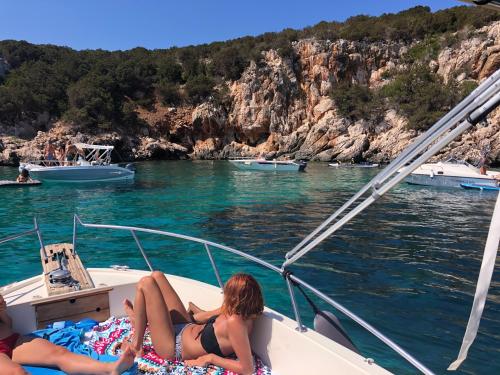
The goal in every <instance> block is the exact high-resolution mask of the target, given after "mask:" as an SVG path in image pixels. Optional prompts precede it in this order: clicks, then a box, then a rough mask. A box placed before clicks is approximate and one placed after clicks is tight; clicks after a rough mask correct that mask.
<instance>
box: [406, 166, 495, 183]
mask: <svg viewBox="0 0 500 375" xmlns="http://www.w3.org/2000/svg"><path fill="white" fill-rule="evenodd" d="M499 177H500V172H493V171H486V174H481V173H480V171H479V168H476V167H474V166H473V165H471V164H469V163H467V162H465V161H459V160H456V159H449V160H447V161H444V162H438V163H427V164H422V165H421V166H420V167H418V168H417V169H415V170H414V171H413V172H412V173H411V174H410V175H409V176H408V177H407V178H406V179H405V181H406V182H407V183H409V184H413V185H428V186H446V187H458V188H459V187H461V186H460V185H461V184H477V185H484V186H491V187H496V186H498V182H499V180H498V179H497V178H499Z"/></svg>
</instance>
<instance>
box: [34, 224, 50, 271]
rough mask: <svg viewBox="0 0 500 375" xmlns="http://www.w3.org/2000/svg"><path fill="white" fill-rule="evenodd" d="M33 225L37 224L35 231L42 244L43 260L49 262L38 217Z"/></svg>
mask: <svg viewBox="0 0 500 375" xmlns="http://www.w3.org/2000/svg"><path fill="white" fill-rule="evenodd" d="M33 223H34V224H35V231H36V234H37V236H38V241H39V242H40V247H41V249H42V252H43V260H44V261H45V262H47V260H48V259H49V257H48V256H47V252H46V251H45V245H44V244H43V238H42V232H40V228H39V227H38V222H37V220H36V217H34V218H33Z"/></svg>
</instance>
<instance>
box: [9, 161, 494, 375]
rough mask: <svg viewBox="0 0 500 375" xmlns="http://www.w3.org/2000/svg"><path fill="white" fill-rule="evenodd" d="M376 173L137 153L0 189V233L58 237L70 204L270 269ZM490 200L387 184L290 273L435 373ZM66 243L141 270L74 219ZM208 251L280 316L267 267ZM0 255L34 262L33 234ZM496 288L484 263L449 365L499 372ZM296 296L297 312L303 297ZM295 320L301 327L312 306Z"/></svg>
mask: <svg viewBox="0 0 500 375" xmlns="http://www.w3.org/2000/svg"><path fill="white" fill-rule="evenodd" d="M376 172H377V171H373V170H363V169H359V170H357V169H330V168H328V167H327V166H326V165H322V164H311V165H310V166H309V167H308V170H307V172H306V173H272V172H271V173H265V172H253V173H252V172H244V171H239V170H235V169H232V167H231V166H230V165H229V163H227V162H208V161H207V162H187V161H179V162H155V163H153V162H151V163H143V164H139V165H138V174H137V179H136V181H134V182H131V183H115V184H92V185H56V184H45V185H43V186H42V187H32V188H24V189H18V188H13V189H3V190H1V191H0V194H1V195H0V237H3V236H4V235H8V234H10V233H13V232H16V231H19V230H20V229H28V228H29V227H30V225H31V224H30V223H31V220H32V217H33V216H34V215H36V216H37V217H38V218H39V220H40V224H41V227H42V229H43V232H44V236H45V239H46V241H47V242H59V241H68V242H69V241H71V223H72V220H71V219H72V214H73V213H74V212H77V213H78V214H79V215H81V217H82V218H83V220H84V221H89V222H98V223H114V224H122V225H136V226H146V227H154V228H160V229H163V230H170V231H174V232H179V233H183V234H188V235H193V236H198V237H202V238H206V239H209V240H213V241H215V242H220V243H224V244H226V245H229V246H234V247H236V248H238V249H240V250H243V251H247V252H249V253H251V254H255V255H257V256H259V257H262V258H264V259H266V260H268V261H270V262H271V263H273V264H276V265H281V263H282V261H283V259H284V256H285V253H286V252H287V251H289V250H290V249H291V248H292V247H293V246H294V245H296V244H297V243H298V242H300V240H301V239H302V238H303V237H304V236H305V235H307V234H308V233H309V232H311V231H312V230H313V229H314V228H315V227H316V226H317V225H318V224H319V223H320V222H321V221H322V220H324V219H325V218H326V217H327V216H328V215H329V214H331V213H332V212H333V211H334V210H335V209H336V208H338V207H340V206H341V205H342V204H343V203H344V202H345V201H346V200H347V199H348V198H350V197H351V196H352V195H353V194H354V193H355V192H356V190H357V189H359V188H360V187H361V186H362V185H363V184H364V183H366V182H367V181H368V180H369V179H370V178H371V177H372V176H373V175H374V174H375V173H376ZM15 174H16V171H15V169H14V168H1V169H0V179H5V178H13V177H15ZM494 203H495V195H494V194H490V193H478V192H471V191H462V190H458V189H433V188H423V187H413V186H408V185H400V186H398V187H397V188H396V189H394V190H393V191H392V192H391V193H390V194H388V195H387V196H385V197H383V198H382V199H381V200H380V201H379V202H376V203H375V204H374V205H373V206H372V207H370V208H369V209H368V210H367V211H365V212H364V213H363V214H362V215H361V216H359V217H358V218H356V219H355V220H354V221H353V222H351V223H350V224H348V225H347V226H346V227H345V228H343V229H342V230H341V231H340V232H338V235H336V236H335V237H333V238H330V239H328V240H327V241H325V242H324V243H323V244H322V245H321V246H320V247H318V248H317V249H315V250H313V251H312V252H310V253H309V254H307V255H306V256H305V257H303V258H302V259H301V260H300V261H299V262H298V263H297V264H296V265H294V266H293V270H294V272H295V273H296V274H297V275H298V276H299V277H301V278H303V279H304V280H305V281H306V282H309V283H311V284H313V285H315V286H317V287H318V288H319V289H320V290H321V291H323V292H325V293H327V294H328V295H330V296H331V297H333V298H334V299H336V300H337V301H338V302H340V303H342V304H343V305H344V306H346V307H347V308H349V309H351V310H352V311H354V312H355V313H357V314H358V315H360V316H361V317H362V318H364V319H366V320H367V321H368V322H369V323H371V324H373V325H374V326H375V327H377V328H378V329H380V330H381V331H382V332H383V333H385V334H386V335H387V336H388V337H390V338H392V339H393V340H395V341H396V342H397V343H398V344H400V345H401V346H402V347H403V348H405V349H407V350H408V351H409V352H410V353H412V354H414V355H415V356H416V358H418V359H420V360H421V361H422V362H423V363H424V364H426V365H428V366H429V367H430V368H431V369H433V370H434V371H436V372H437V373H445V372H446V371H445V369H446V367H447V365H448V364H449V363H450V362H451V361H452V360H454V359H455V356H456V355H457V353H458V350H459V347H460V344H461V339H462V336H463V333H464V330H465V326H466V324H467V319H468V314H469V311H470V306H471V303H472V298H473V295H474V291H475V282H476V279H477V276H478V273H479V268H480V262H481V257H482V251H483V248H484V244H485V242H486V236H487V232H488V226H489V221H490V219H491V214H492V211H493V206H494ZM140 238H141V240H142V241H143V243H144V247H145V248H146V250H147V251H148V253H149V255H150V257H151V259H152V261H153V264H154V265H156V266H157V267H159V268H161V269H162V270H163V271H165V272H170V273H175V274H181V275H184V276H188V277H194V278H197V279H200V280H203V281H208V282H211V283H214V284H215V278H214V276H213V274H212V272H211V267H210V263H209V261H208V259H206V256H205V253H204V250H203V248H201V247H200V245H193V244H186V243H181V242H179V241H175V240H167V239H165V238H161V237H158V236H145V235H141V236H140ZM79 239H81V240H82V242H80V244H81V247H80V251H81V255H82V258H83V260H84V261H85V263H86V264H87V265H88V266H109V265H110V264H115V263H125V264H128V265H130V266H132V267H137V268H144V261H143V260H142V258H140V256H139V255H138V254H137V250H136V249H135V247H134V244H133V242H131V238H130V236H129V235H128V234H127V233H115V232H111V231H103V230H101V231H100V232H97V231H92V230H88V229H86V230H82V231H81V232H79ZM84 241H85V242H86V243H85V244H83V242H84ZM96 247H97V248H98V249H99V252H98V254H99V255H98V256H96V257H94V258H92V256H91V255H90V254H91V252H90V249H95V248H96ZM200 255H202V256H200ZM215 256H216V258H217V261H218V263H219V264H220V267H221V269H222V273H223V276H224V277H225V278H227V277H228V276H229V275H230V274H231V272H232V271H236V270H246V271H251V272H253V273H254V274H255V275H256V276H257V277H258V279H259V280H260V282H261V283H262V284H263V285H264V289H265V292H266V295H265V296H266V303H267V304H268V305H269V306H270V307H273V308H276V309H278V310H280V311H283V312H285V313H287V314H288V315H291V309H290V307H289V304H290V303H289V300H288V298H287V293H286V289H285V286H284V284H283V282H282V280H280V279H279V277H277V276H275V275H274V274H272V273H271V271H267V270H262V269H260V268H256V267H255V266H253V265H251V264H249V263H247V262H244V261H242V260H241V259H239V258H236V257H233V256H228V255H224V256H223V254H221V253H220V252H216V253H215ZM0 262H1V264H3V265H7V266H6V268H4V272H2V273H1V274H0V285H2V284H5V283H8V282H11V281H15V280H19V279H22V278H25V277H27V276H31V275H33V274H37V273H39V272H40V265H39V255H38V253H37V250H36V242H35V241H34V240H32V239H23V240H18V241H16V242H12V243H9V244H7V245H2V246H1V247H0ZM193 262H196V263H197V264H199V266H198V267H193ZM14 264H15V266H14ZM498 287H499V274H498V271H497V272H496V273H495V274H494V276H493V281H492V286H491V288H490V295H489V298H488V301H487V303H486V308H485V313H484V318H483V321H482V323H481V326H480V330H479V334H478V337H477V339H476V343H475V344H474V346H473V347H472V349H471V350H470V352H469V358H468V359H467V361H466V362H465V364H464V365H463V367H462V369H461V371H459V373H463V374H494V373H500V364H498V363H496V362H495V361H492V359H493V358H498V355H499V350H498V349H497V348H498V347H499V340H500V335H499V334H498V332H500V314H499V312H500V292H499V288H498ZM300 303H301V306H303V308H304V311H306V310H307V309H308V308H307V304H306V303H305V302H304V301H303V300H301V301H300ZM338 316H339V317H340V318H341V319H342V323H343V325H344V327H345V328H346V329H347V331H348V333H349V334H350V335H351V336H352V338H353V340H354V342H355V343H356V344H357V345H358V347H359V348H360V350H361V351H362V352H363V354H365V355H366V356H371V357H373V358H375V360H376V361H377V362H378V363H380V364H381V365H383V366H385V367H386V368H388V369H390V370H392V371H394V372H395V373H398V374H402V373H413V372H414V371H413V370H412V369H411V368H410V367H408V366H407V365H406V364H405V362H404V361H403V360H401V359H399V358H398V357H397V356H396V355H394V354H393V353H392V352H391V351H390V349H388V348H386V347H385V346H383V345H382V344H380V343H379V342H378V341H377V340H376V339H374V338H373V337H370V336H369V335H368V334H366V333H365V332H364V331H363V330H361V329H360V328H358V327H357V326H356V325H355V324H354V323H352V322H350V321H349V320H346V319H343V317H342V315H341V314H340V313H339V314H338ZM305 318H306V322H307V323H308V324H311V321H312V315H311V313H309V312H308V313H307V314H305Z"/></svg>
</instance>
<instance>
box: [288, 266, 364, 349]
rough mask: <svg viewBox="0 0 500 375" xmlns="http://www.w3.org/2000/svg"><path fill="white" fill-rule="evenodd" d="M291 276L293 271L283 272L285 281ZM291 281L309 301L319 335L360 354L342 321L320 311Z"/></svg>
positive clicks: (299, 287)
mask: <svg viewBox="0 0 500 375" xmlns="http://www.w3.org/2000/svg"><path fill="white" fill-rule="evenodd" d="M291 274H292V272H291V271H289V270H286V271H284V272H283V275H282V276H283V277H284V278H285V279H288V280H291V279H290V275H291ZM291 281H292V283H293V285H295V286H296V287H297V289H298V290H299V292H300V293H301V294H302V295H303V296H304V298H305V300H306V301H307V303H309V305H310V306H311V308H312V309H313V311H314V313H315V316H314V330H315V331H316V332H318V333H319V334H321V335H323V336H325V337H328V338H329V339H330V340H333V341H335V342H336V343H337V344H340V345H342V346H343V347H345V348H347V349H349V350H352V351H353V352H355V353H358V354H359V350H358V348H356V345H354V343H353V342H352V341H351V339H350V338H349V336H348V335H347V333H346V332H345V330H344V327H342V324H340V321H339V320H338V319H337V317H336V316H335V314H333V313H332V312H330V311H323V310H320V309H319V308H318V306H316V304H315V303H314V302H313V300H312V299H311V298H309V296H308V295H307V294H306V292H305V291H304V289H302V287H301V286H300V285H299V284H298V283H296V282H294V281H293V280H291Z"/></svg>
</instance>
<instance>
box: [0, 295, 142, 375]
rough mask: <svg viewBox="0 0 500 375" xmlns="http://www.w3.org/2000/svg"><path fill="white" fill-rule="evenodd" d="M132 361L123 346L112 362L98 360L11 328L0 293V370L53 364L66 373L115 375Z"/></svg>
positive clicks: (11, 374)
mask: <svg viewBox="0 0 500 375" xmlns="http://www.w3.org/2000/svg"><path fill="white" fill-rule="evenodd" d="M133 364H134V353H133V352H132V351H131V350H130V349H126V350H125V351H124V353H123V354H122V356H121V357H120V358H119V359H118V360H117V361H116V362H109V363H107V362H99V361H96V360H94V359H91V358H90V357H87V356H84V355H79V354H75V353H71V352H70V351H68V350H67V349H66V348H64V347H62V346H58V345H55V344H52V343H51V342H49V341H47V340H45V339H42V338H38V337H36V338H35V337H31V336H21V335H19V334H18V333H16V332H14V331H13V330H12V319H11V318H10V316H9V315H8V314H7V304H6V303H5V300H4V299H3V297H2V295H0V373H1V374H2V375H26V374H28V373H27V372H26V371H25V370H24V369H23V367H22V366H21V365H29V366H41V367H56V368H58V369H60V370H61V371H63V372H65V373H66V374H82V375H83V374H89V375H90V374H91V375H101V374H102V375H119V374H121V373H122V372H124V371H126V370H128V369H129V368H130V367H132V365H133Z"/></svg>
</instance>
